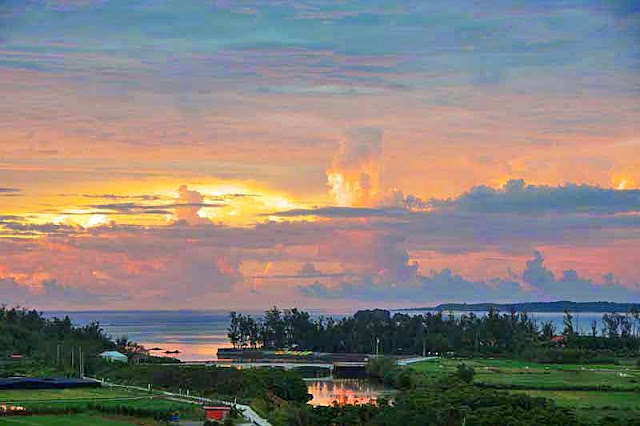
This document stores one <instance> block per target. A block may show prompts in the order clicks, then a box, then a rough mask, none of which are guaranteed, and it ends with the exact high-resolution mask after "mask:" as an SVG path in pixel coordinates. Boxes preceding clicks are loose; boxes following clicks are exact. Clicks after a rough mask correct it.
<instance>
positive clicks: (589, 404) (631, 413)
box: [412, 359, 640, 425]
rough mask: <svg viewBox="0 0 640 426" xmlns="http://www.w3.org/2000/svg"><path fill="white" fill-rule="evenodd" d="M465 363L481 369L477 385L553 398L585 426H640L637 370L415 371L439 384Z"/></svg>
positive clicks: (498, 367)
mask: <svg viewBox="0 0 640 426" xmlns="http://www.w3.org/2000/svg"><path fill="white" fill-rule="evenodd" d="M460 363H465V364H467V365H470V366H472V367H473V368H474V369H475V373H476V374H475V377H474V383H477V384H486V385H491V386H495V387H497V388H503V389H507V390H509V389H511V391H512V392H513V393H523V392H524V393H526V394H528V395H530V396H533V397H546V398H551V399H553V400H554V401H555V402H556V404H558V405H559V406H564V407H571V408H573V409H575V410H576V414H577V416H578V419H579V420H580V421H581V422H582V423H584V424H593V425H598V424H640V370H639V369H638V368H637V367H635V365H634V364H627V365H624V364H623V365H617V364H607V365H592V364H584V365H580V364H539V363H534V362H526V361H519V360H501V359H470V360H469V359H465V360H461V359H434V360H429V361H424V362H421V363H416V364H413V365H412V368H415V369H416V370H418V371H423V372H425V373H426V374H428V375H429V376H431V377H434V378H437V377H440V376H443V375H445V374H449V373H453V372H454V371H455V370H456V366H457V365H458V364H460ZM602 387H604V388H602ZM514 388H516V389H514ZM598 388H602V389H598Z"/></svg>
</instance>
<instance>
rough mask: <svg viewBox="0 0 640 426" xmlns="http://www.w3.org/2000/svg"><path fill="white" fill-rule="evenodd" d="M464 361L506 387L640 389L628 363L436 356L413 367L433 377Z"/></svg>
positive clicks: (484, 379)
mask: <svg viewBox="0 0 640 426" xmlns="http://www.w3.org/2000/svg"><path fill="white" fill-rule="evenodd" d="M460 363H465V364H467V365H470V366H472V367H473V368H474V369H475V372H476V375H475V379H474V382H475V383H478V384H480V383H483V384H488V385H492V386H497V387H505V388H514V387H517V388H523V389H557V390H562V389H564V388H572V389H576V390H579V389H583V390H591V389H593V388H597V387H609V388H610V389H611V390H623V391H625V390H626V391H631V390H640V370H638V369H637V368H634V367H633V366H628V365H615V364H610V365H590V364H585V365H576V364H538V363H535V362H526V361H518V360H497V359H470V360H459V359H434V360H429V361H424V362H421V363H416V364H413V365H412V368H414V369H416V370H418V371H423V372H425V373H427V374H429V375H431V376H433V377H438V376H439V375H443V374H447V373H451V372H453V371H455V369H456V366H457V365H458V364H460Z"/></svg>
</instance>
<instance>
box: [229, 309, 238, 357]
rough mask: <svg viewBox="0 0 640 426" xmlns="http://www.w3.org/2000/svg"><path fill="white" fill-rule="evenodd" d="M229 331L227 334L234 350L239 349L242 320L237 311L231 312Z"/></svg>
mask: <svg viewBox="0 0 640 426" xmlns="http://www.w3.org/2000/svg"><path fill="white" fill-rule="evenodd" d="M229 319H230V323H229V329H228V333H227V337H228V338H229V341H230V342H231V344H232V345H233V347H234V348H237V347H238V342H239V341H240V318H239V317H238V314H237V313H236V312H235V311H231V312H229Z"/></svg>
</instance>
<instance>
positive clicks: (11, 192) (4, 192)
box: [0, 187, 22, 197]
mask: <svg viewBox="0 0 640 426" xmlns="http://www.w3.org/2000/svg"><path fill="white" fill-rule="evenodd" d="M19 195H22V191H21V190H20V189H18V188H2V187H0V197H17V196H19Z"/></svg>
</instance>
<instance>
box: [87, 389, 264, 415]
mask: <svg viewBox="0 0 640 426" xmlns="http://www.w3.org/2000/svg"><path fill="white" fill-rule="evenodd" d="M85 379H90V380H95V381H97V382H100V383H102V384H103V386H105V385H106V386H111V387H119V388H124V389H133V390H138V391H140V390H141V391H145V392H146V391H148V389H145V388H142V387H139V386H127V385H118V384H115V383H109V382H105V381H101V380H98V379H95V378H93V377H85ZM158 394H160V395H164V396H168V397H170V398H171V399H172V400H175V401H182V402H187V403H190V404H198V405H202V404H205V403H206V404H222V405H227V406H229V407H233V406H235V407H236V408H237V409H238V411H239V412H240V413H241V414H242V416H243V417H244V418H245V419H247V420H248V421H249V422H251V424H252V425H257V426H271V423H269V422H268V421H267V420H266V419H263V418H262V417H260V416H259V415H258V413H256V412H255V411H253V408H251V407H249V406H248V405H244V404H235V403H233V402H229V401H222V400H217V399H211V398H204V397H198V396H187V395H180V394H177V393H173V392H158Z"/></svg>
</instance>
